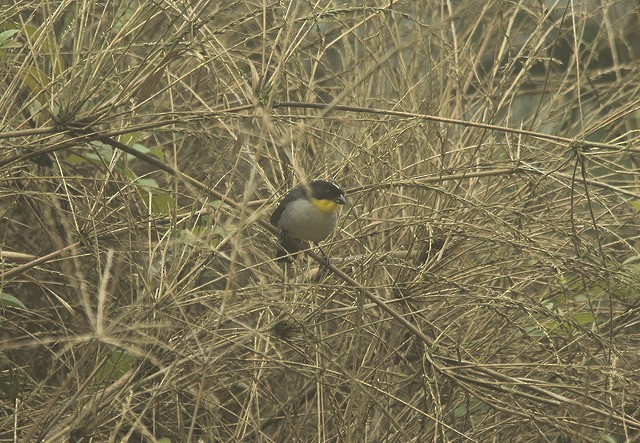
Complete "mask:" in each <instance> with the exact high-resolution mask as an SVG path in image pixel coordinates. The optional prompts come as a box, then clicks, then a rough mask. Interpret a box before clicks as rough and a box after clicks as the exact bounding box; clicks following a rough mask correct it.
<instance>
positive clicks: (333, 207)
mask: <svg viewBox="0 0 640 443" xmlns="http://www.w3.org/2000/svg"><path fill="white" fill-rule="evenodd" d="M311 203H313V206H315V207H316V208H318V209H319V210H320V212H324V213H325V214H333V213H334V212H336V211H337V210H338V208H339V207H340V205H339V204H338V203H336V202H334V201H332V200H327V199H326V198H312V199H311Z"/></svg>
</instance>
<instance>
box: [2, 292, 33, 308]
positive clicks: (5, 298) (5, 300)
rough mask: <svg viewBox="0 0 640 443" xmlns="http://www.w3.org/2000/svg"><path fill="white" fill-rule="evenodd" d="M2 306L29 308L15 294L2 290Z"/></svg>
mask: <svg viewBox="0 0 640 443" xmlns="http://www.w3.org/2000/svg"><path fill="white" fill-rule="evenodd" d="M0 306H9V307H12V308H21V309H27V307H26V306H25V305H24V304H23V303H22V302H21V301H20V300H18V299H17V298H16V297H14V296H13V295H9V294H5V293H4V292H0Z"/></svg>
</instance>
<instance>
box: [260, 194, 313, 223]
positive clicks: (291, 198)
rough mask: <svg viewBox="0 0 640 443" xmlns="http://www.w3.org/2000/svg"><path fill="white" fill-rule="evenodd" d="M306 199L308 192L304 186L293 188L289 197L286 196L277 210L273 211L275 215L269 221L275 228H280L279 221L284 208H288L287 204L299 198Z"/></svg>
mask: <svg viewBox="0 0 640 443" xmlns="http://www.w3.org/2000/svg"><path fill="white" fill-rule="evenodd" d="M306 197H307V190H306V189H305V187H304V186H302V185H300V186H296V187H295V188H293V189H292V190H291V191H289V193H288V194H287V195H285V196H284V198H283V199H282V201H281V202H280V204H279V205H278V207H277V208H276V210H275V211H273V214H271V218H270V219H269V222H271V224H272V225H274V226H278V221H280V217H281V216H282V212H283V211H284V208H286V207H287V204H289V203H291V202H292V201H294V200H297V199H299V198H306Z"/></svg>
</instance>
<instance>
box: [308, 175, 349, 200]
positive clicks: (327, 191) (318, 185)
mask: <svg viewBox="0 0 640 443" xmlns="http://www.w3.org/2000/svg"><path fill="white" fill-rule="evenodd" d="M309 190H310V191H311V197H313V198H315V199H317V200H329V201H332V202H334V203H338V204H339V205H346V204H347V199H346V198H345V197H344V192H343V191H342V189H340V188H339V187H337V186H336V185H334V184H333V183H331V182H328V181H325V180H314V181H312V182H309Z"/></svg>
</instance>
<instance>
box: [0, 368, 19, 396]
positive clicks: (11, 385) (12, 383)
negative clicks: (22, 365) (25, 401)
mask: <svg viewBox="0 0 640 443" xmlns="http://www.w3.org/2000/svg"><path fill="white" fill-rule="evenodd" d="M21 391H22V386H21V383H20V378H19V377H18V376H17V375H14V374H0V392H2V393H3V394H4V396H5V397H6V398H8V399H9V400H10V401H11V402H14V401H15V400H16V398H18V395H19V394H20V392H21Z"/></svg>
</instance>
